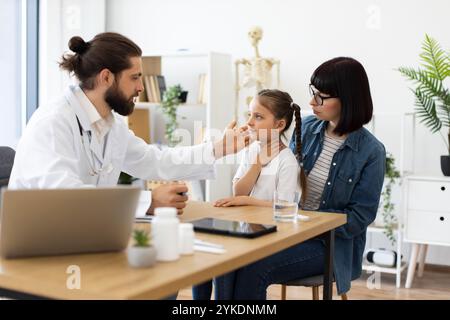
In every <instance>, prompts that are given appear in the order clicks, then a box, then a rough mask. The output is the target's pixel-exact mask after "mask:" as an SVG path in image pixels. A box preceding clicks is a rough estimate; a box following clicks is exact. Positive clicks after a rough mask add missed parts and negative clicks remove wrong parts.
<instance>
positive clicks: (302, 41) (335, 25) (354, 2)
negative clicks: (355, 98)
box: [89, 0, 450, 264]
mask: <svg viewBox="0 0 450 320" xmlns="http://www.w3.org/2000/svg"><path fill="white" fill-rule="evenodd" d="M89 2H90V3H91V2H93V1H89ZM449 12H450V1H448V0H415V1H414V0H413V1H411V0H395V1H389V0H339V1H334V0H315V1H298V0H283V1H276V0H266V1H259V0H246V1H238V0H227V1H225V0H223V1H208V0H189V1H186V0H164V1H161V0H133V1H129V0H108V1H107V3H106V30H107V31H116V32H120V33H122V34H125V35H127V36H129V37H130V38H131V39H133V40H134V41H136V42H137V43H138V44H139V45H140V46H141V47H142V48H143V50H144V53H147V54H150V53H152V52H167V51H175V50H177V49H190V50H191V51H209V50H213V51H219V52H225V53H230V54H232V56H233V59H238V58H243V57H251V56H252V55H253V52H252V48H251V46H250V44H249V41H248V38H247V32H248V30H249V29H250V27H251V26H254V25H259V26H261V27H262V28H263V30H264V38H263V40H262V42H261V44H260V52H261V54H262V55H263V56H266V57H276V58H278V59H280V60H281V85H282V88H283V89H284V90H286V91H288V92H290V93H291V94H292V96H293V98H294V100H295V101H296V102H298V103H299V104H300V105H301V106H303V107H306V106H308V101H309V96H308V91H307V84H308V83H309V77H310V75H311V73H312V72H313V71H314V69H315V68H316V67H317V66H318V65H319V64H320V63H322V62H324V61H325V60H327V59H330V58H332V57H335V56H352V57H354V58H356V59H358V60H359V61H361V62H362V63H363V65H364V66H365V68H366V71H367V73H368V75H369V79H370V84H371V90H372V95H373V100H374V105H375V112H376V113H382V112H384V113H385V112H387V113H402V112H406V111H410V110H412V109H413V102H414V99H413V97H412V94H411V92H410V91H409V90H408V84H407V83H406V82H405V80H404V79H403V78H402V77H401V76H400V75H399V73H398V72H396V71H394V68H397V67H399V66H403V65H404V66H418V54H419V52H420V48H421V42H422V40H423V38H424V35H425V33H428V34H430V35H431V36H433V37H434V38H436V39H437V40H438V41H439V42H440V43H441V45H442V46H443V47H444V48H450V37H449V30H450V19H448V13H449ZM230 110H231V108H230ZM230 112H231V111H230ZM377 120H378V121H377V124H376V131H377V136H378V137H379V138H380V140H382V141H383V143H384V144H385V145H386V148H387V150H388V151H390V152H391V153H393V154H394V156H396V158H397V159H398V158H399V148H400V140H399V137H400V130H399V128H400V126H399V121H400V118H399V116H396V117H395V116H394V117H392V116H390V117H384V118H383V117H381V116H380V117H379V118H378V119H377ZM445 152H446V150H445V145H444V144H443V142H442V139H441V138H440V137H439V136H438V135H434V136H433V135H431V134H430V133H429V132H428V130H427V129H425V128H423V127H422V126H419V127H418V132H417V142H416V152H415V154H414V155H412V154H410V153H407V158H408V159H411V158H412V157H415V160H416V171H417V172H421V173H427V174H435V175H440V174H441V172H440V164H439V161H440V160H439V156H440V155H441V154H445ZM380 241H381V240H379V241H374V243H372V245H374V246H378V245H381V244H380V243H381V242H380ZM369 245H370V244H369ZM405 254H406V253H405ZM428 262H430V263H437V264H450V250H449V249H448V248H437V247H434V248H431V249H430V251H429V258H428Z"/></svg>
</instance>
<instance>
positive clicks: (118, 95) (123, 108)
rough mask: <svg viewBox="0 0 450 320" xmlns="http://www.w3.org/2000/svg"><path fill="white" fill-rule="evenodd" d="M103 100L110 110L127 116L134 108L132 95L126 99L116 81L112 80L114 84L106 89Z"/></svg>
mask: <svg viewBox="0 0 450 320" xmlns="http://www.w3.org/2000/svg"><path fill="white" fill-rule="evenodd" d="M105 101H106V103H107V104H108V105H109V106H110V107H111V109H112V110H114V111H115V112H117V113H118V114H120V115H122V116H128V115H130V114H131V113H132V112H133V110H134V96H132V97H130V98H128V99H127V97H125V95H124V94H123V92H121V91H120V89H119V86H118V85H117V82H114V85H112V86H111V87H110V88H109V89H108V90H107V91H106V93H105Z"/></svg>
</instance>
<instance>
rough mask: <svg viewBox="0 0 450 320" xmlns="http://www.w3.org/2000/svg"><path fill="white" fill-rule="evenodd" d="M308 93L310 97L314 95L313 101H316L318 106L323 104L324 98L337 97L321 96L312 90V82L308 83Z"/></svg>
mask: <svg viewBox="0 0 450 320" xmlns="http://www.w3.org/2000/svg"><path fill="white" fill-rule="evenodd" d="M309 94H310V95H311V97H314V101H316V103H317V105H318V106H323V101H324V100H326V99H331V98H338V96H329V97H324V96H321V95H320V93H319V92H318V91H317V90H314V86H313V85H312V84H310V85H309Z"/></svg>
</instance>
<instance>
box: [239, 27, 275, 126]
mask: <svg viewBox="0 0 450 320" xmlns="http://www.w3.org/2000/svg"><path fill="white" fill-rule="evenodd" d="M262 36H263V31H262V29H261V28H260V27H253V28H251V29H250V31H249V32H248V37H249V40H250V42H251V44H252V47H253V48H254V50H255V56H254V57H253V58H250V59H245V58H244V59H239V60H236V61H235V68H236V87H235V90H236V95H235V110H234V117H235V119H238V109H239V93H240V91H241V89H242V88H255V94H256V93H257V92H258V91H260V90H262V89H266V88H271V87H272V74H271V73H272V67H273V66H274V65H275V66H276V67H277V85H276V88H279V86H280V61H279V60H277V59H273V58H263V57H261V56H260V54H259V50H258V43H259V41H261V39H262ZM241 65H242V66H243V69H244V76H243V79H242V83H241V82H240V77H239V73H240V68H239V66H241ZM251 99H252V97H248V98H247V101H246V102H247V104H248V103H249V102H250V100H251Z"/></svg>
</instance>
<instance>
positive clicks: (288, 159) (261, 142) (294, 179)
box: [192, 89, 306, 300]
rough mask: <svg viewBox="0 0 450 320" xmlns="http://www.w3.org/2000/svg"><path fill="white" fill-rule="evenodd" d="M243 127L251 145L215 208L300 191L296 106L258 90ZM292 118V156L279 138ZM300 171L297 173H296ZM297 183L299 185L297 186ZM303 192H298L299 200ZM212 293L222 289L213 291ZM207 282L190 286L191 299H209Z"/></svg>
mask: <svg viewBox="0 0 450 320" xmlns="http://www.w3.org/2000/svg"><path fill="white" fill-rule="evenodd" d="M248 115H249V119H248V121H247V126H248V129H249V131H250V134H251V135H252V139H253V140H254V142H253V143H252V144H251V145H250V146H249V147H248V148H247V149H246V150H245V151H244V152H245V154H244V156H243V160H242V162H241V164H240V166H239V168H238V170H237V172H236V175H235V176H234V178H233V194H234V196H233V197H231V198H226V199H221V200H218V201H216V203H215V206H217V207H229V206H244V205H253V206H265V207H271V206H272V199H273V193H274V191H278V192H280V193H283V192H294V191H299V186H300V187H301V190H302V191H303V190H304V188H305V181H306V179H305V175H304V172H303V169H301V170H300V169H299V163H301V160H302V159H301V117H300V107H299V106H298V105H297V104H295V103H294V102H293V101H292V98H291V96H290V95H289V94H288V93H286V92H283V91H280V90H267V89H266V90H262V91H260V92H259V93H258V94H257V96H256V97H255V98H254V99H253V100H252V101H251V103H250V105H249V113H248ZM294 115H295V134H296V138H297V145H296V150H295V155H294V154H293V153H292V151H291V150H290V149H289V148H288V147H287V146H286V145H284V143H283V142H282V139H281V137H282V136H284V133H285V131H286V130H288V129H289V127H290V125H291V123H292V121H293V118H294ZM299 171H300V174H299ZM299 180H300V183H299ZM304 195H305V193H304V192H302V199H303V197H304ZM218 286H219V284H217V283H216V290H218V289H219V290H223V289H221V288H217V287H218ZM211 291H212V283H211V281H208V282H205V283H203V284H200V285H198V286H194V287H193V290H192V293H193V297H194V299H196V300H197V299H200V300H204V299H210V298H211Z"/></svg>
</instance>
